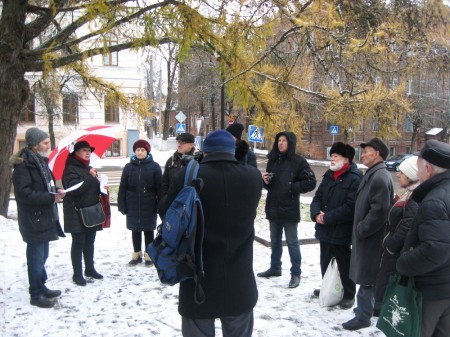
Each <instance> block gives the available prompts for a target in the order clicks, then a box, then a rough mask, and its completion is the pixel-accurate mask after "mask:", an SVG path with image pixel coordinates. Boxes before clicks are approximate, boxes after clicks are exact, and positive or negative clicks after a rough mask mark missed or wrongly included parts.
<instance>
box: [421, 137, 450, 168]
mask: <svg viewBox="0 0 450 337" xmlns="http://www.w3.org/2000/svg"><path fill="white" fill-rule="evenodd" d="M418 156H419V157H421V158H423V159H425V160H426V161H427V162H429V163H430V164H433V165H436V166H438V167H442V168H446V169H450V145H449V144H447V143H444V142H440V141H438V140H436V139H430V140H427V142H426V143H425V146H424V147H423V148H422V150H421V151H420V152H419V153H418Z"/></svg>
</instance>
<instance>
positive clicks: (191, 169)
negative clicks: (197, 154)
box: [183, 159, 200, 186]
mask: <svg viewBox="0 0 450 337" xmlns="http://www.w3.org/2000/svg"><path fill="white" fill-rule="evenodd" d="M199 167H200V165H199V164H198V163H197V161H196V160H195V159H191V160H190V161H189V164H188V165H187V167H186V173H185V175H184V185H183V186H187V185H189V184H190V183H191V182H192V180H194V179H195V178H197V173H198V169H199Z"/></svg>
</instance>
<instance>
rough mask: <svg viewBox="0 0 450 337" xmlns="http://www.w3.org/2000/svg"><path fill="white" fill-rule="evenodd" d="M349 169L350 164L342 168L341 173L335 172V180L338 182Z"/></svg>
mask: <svg viewBox="0 0 450 337" xmlns="http://www.w3.org/2000/svg"><path fill="white" fill-rule="evenodd" d="M349 167H350V164H344V166H342V168H341V169H340V170H339V171H335V172H333V178H334V180H335V181H336V180H337V179H338V178H339V177H340V176H341V175H342V173H344V172H345V171H346V170H347V169H348V168H349Z"/></svg>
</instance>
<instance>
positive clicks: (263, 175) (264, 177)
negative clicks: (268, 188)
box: [262, 172, 269, 185]
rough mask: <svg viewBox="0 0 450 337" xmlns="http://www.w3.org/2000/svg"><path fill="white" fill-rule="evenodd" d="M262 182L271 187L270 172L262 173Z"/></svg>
mask: <svg viewBox="0 0 450 337" xmlns="http://www.w3.org/2000/svg"><path fill="white" fill-rule="evenodd" d="M262 180H263V181H264V183H265V184H266V185H269V172H263V173H262Z"/></svg>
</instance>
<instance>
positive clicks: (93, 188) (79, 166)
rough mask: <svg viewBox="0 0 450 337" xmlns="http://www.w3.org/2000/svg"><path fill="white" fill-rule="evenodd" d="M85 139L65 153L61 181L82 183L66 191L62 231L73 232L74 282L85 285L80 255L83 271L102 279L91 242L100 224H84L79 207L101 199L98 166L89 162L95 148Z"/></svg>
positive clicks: (67, 183)
mask: <svg viewBox="0 0 450 337" xmlns="http://www.w3.org/2000/svg"><path fill="white" fill-rule="evenodd" d="M94 149H95V148H94V147H91V146H90V145H89V143H88V142H86V141H81V142H78V143H76V144H75V147H74V150H73V152H72V153H71V154H69V156H68V157H67V161H66V167H65V168H64V172H63V177H62V183H63V186H64V188H65V189H67V188H69V187H71V186H73V185H76V184H78V183H80V182H83V184H82V185H81V186H80V187H79V188H78V189H75V190H73V191H70V192H68V193H67V194H66V197H65V198H64V202H63V204H64V231H65V232H66V233H71V234H72V248H71V251H70V255H71V258H72V266H73V277H72V279H73V282H75V283H76V284H77V285H79V286H85V285H86V280H85V278H84V277H83V273H82V258H84V268H85V269H84V275H86V276H89V277H92V278H95V279H102V278H103V275H101V274H99V273H98V272H97V271H96V270H95V268H94V242H95V236H96V233H97V231H101V230H102V229H103V228H102V225H101V224H100V225H98V226H95V227H89V228H88V227H86V226H84V225H83V221H82V219H81V216H80V213H79V211H78V209H79V208H83V207H87V206H92V205H95V204H96V203H98V202H99V199H100V182H99V180H98V178H97V170H96V169H95V168H93V167H91V166H89V161H90V157H91V153H92V152H93V151H94Z"/></svg>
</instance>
